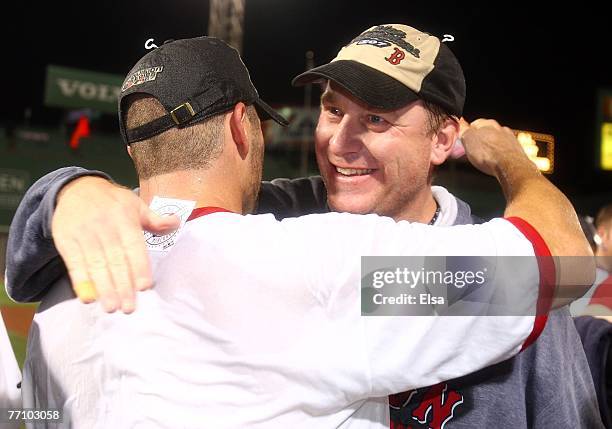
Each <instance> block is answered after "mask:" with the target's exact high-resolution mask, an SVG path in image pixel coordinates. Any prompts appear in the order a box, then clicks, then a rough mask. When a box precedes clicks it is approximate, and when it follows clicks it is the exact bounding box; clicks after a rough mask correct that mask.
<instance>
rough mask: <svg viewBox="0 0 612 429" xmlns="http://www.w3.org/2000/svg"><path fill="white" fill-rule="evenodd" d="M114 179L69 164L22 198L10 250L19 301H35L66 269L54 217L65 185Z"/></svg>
mask: <svg viewBox="0 0 612 429" xmlns="http://www.w3.org/2000/svg"><path fill="white" fill-rule="evenodd" d="M87 175H93V176H101V177H105V178H108V179H110V177H109V176H107V175H106V174H105V173H102V172H100V171H91V170H85V169H83V168H79V167H66V168H61V169H59V170H56V171H53V172H51V173H49V174H47V175H45V176H43V177H42V178H40V179H39V180H38V181H37V182H36V183H34V184H33V185H32V186H31V187H30V189H28V191H27V192H26V194H25V196H24V198H23V200H22V201H21V203H20V205H19V207H18V208H17V211H16V213H15V216H14V218H13V221H12V222H11V228H10V231H9V237H8V243H7V252H6V267H7V268H6V289H7V292H8V293H9V295H10V296H11V298H13V299H14V300H16V301H22V302H27V301H35V300H37V299H39V298H40V296H41V295H42V294H43V293H44V292H45V290H46V289H47V288H48V287H49V285H50V284H51V283H52V282H53V281H54V280H56V279H57V278H58V277H59V276H61V275H62V274H63V273H65V268H64V265H63V263H62V261H61V259H60V258H59V257H58V252H57V249H56V248H55V245H54V243H53V235H52V232H51V219H52V216H53V211H54V209H55V204H56V198H57V195H58V193H59V192H60V190H61V189H62V188H63V186H64V185H66V184H68V183H70V182H71V181H72V180H74V179H76V178H79V177H82V176H87Z"/></svg>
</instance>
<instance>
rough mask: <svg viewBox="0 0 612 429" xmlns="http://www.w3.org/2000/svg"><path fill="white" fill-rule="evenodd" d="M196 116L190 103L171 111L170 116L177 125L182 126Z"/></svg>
mask: <svg viewBox="0 0 612 429" xmlns="http://www.w3.org/2000/svg"><path fill="white" fill-rule="evenodd" d="M194 115H195V112H194V111H193V107H191V104H189V102H185V103H183V104H181V105H180V106H178V107H175V108H174V109H172V110H171V111H170V116H171V117H172V120H173V121H174V123H175V124H176V125H181V124H183V123H185V122H187V121H188V120H190V119H191V118H192V117H193V116H194Z"/></svg>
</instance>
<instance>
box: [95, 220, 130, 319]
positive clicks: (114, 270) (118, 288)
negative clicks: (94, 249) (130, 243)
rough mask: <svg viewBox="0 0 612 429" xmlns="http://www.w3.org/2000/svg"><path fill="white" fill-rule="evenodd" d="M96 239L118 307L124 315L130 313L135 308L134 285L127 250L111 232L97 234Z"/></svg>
mask: <svg viewBox="0 0 612 429" xmlns="http://www.w3.org/2000/svg"><path fill="white" fill-rule="evenodd" d="M97 237H98V241H99V242H100V243H102V247H103V249H104V255H105V257H106V262H107V268H108V272H109V273H110V276H111V278H112V281H113V285H114V287H115V293H116V295H117V297H118V299H119V301H118V303H117V304H118V307H119V308H121V310H122V311H123V312H124V313H131V312H132V311H134V307H135V304H134V303H135V298H134V287H135V284H133V283H132V275H131V273H130V267H129V265H128V261H127V257H126V251H128V249H125V248H124V246H123V243H122V240H121V238H120V236H119V235H118V234H115V233H113V232H112V231H103V232H98V234H97Z"/></svg>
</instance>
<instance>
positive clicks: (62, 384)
mask: <svg viewBox="0 0 612 429" xmlns="http://www.w3.org/2000/svg"><path fill="white" fill-rule="evenodd" d="M533 254H534V250H533V246H532V244H531V243H530V241H529V240H527V239H526V238H525V236H524V235H523V234H522V233H521V232H520V231H519V230H518V229H517V228H516V227H515V226H513V225H512V223H510V222H509V221H507V220H503V219H495V220H493V221H491V222H488V223H486V224H482V225H463V226H458V227H449V228H436V227H430V226H426V225H421V224H411V223H408V222H399V223H396V222H394V221H393V220H391V219H389V218H384V217H379V216H377V215H366V216H357V215H350V214H346V213H330V214H324V215H309V216H304V217H300V218H292V219H285V220H283V221H280V222H279V221H276V220H275V219H274V217H273V216H272V215H257V216H240V215H237V214H233V213H213V214H209V215H207V216H202V217H199V218H197V219H194V220H191V221H189V222H187V224H186V225H185V226H184V227H183V229H182V231H181V236H180V238H179V239H178V242H177V243H176V244H175V245H174V247H173V248H172V249H171V250H170V251H168V252H167V253H159V252H156V253H154V254H152V255H151V256H152V260H153V266H154V278H155V286H154V288H153V289H152V290H150V291H147V292H143V293H139V294H138V302H137V310H136V312H135V313H133V314H131V315H124V314H119V313H116V314H105V313H104V312H103V311H102V310H101V309H100V307H99V306H98V305H87V306H86V305H82V304H80V303H79V302H78V301H77V300H76V299H75V298H74V296H73V295H72V292H71V289H70V286H69V284H68V282H67V281H66V280H65V279H64V280H62V281H60V282H59V283H58V284H57V285H56V286H55V287H54V288H53V289H52V290H51V292H50V293H49V294H48V295H47V296H46V297H45V298H44V301H43V302H42V304H41V306H40V308H39V311H38V313H37V314H36V316H35V318H34V324H33V326H34V327H33V329H32V330H31V335H30V338H29V342H28V357H27V360H26V364H25V367H24V388H23V394H24V404H25V406H31V407H40V408H44V407H58V408H63V409H64V412H65V416H64V419H65V420H67V419H69V420H71V421H72V424H73V427H77V428H79V427H83V428H111V427H112V428H119V427H130V428H173V429H174V428H204V427H206V428H259V427H261V428H275V427H278V428H281V427H282V428H287V427H291V428H302V427H303V428H336V427H344V428H349V427H350V428H387V427H388V424H389V417H388V402H387V395H388V394H391V393H395V392H401V391H406V390H410V389H414V388H418V387H422V386H429V385H432V384H436V383H438V382H440V381H442V380H447V379H452V378H456V377H459V376H462V375H465V374H468V373H471V372H473V371H476V370H478V369H481V368H483V367H486V366H489V365H491V364H493V363H496V362H499V361H501V360H504V359H507V358H509V357H511V356H512V355H514V354H516V353H518V352H519V350H520V349H521V346H522V345H523V342H524V341H525V339H526V338H527V337H528V336H529V334H530V333H531V332H532V329H533V328H534V317H530V316H524V317H518V316H517V317H510V316H506V317H417V316H415V317H362V316H361V313H360V263H361V256H362V255H475V256H481V255H498V256H502V255H526V256H532V255H533ZM532 268H533V269H526V270H525V272H524V273H516V276H515V280H516V283H517V284H525V285H530V287H531V289H530V290H531V291H532V292H533V296H534V300H535V297H536V296H537V291H538V283H539V279H538V274H537V266H535V262H534V267H532ZM355 416H358V417H355Z"/></svg>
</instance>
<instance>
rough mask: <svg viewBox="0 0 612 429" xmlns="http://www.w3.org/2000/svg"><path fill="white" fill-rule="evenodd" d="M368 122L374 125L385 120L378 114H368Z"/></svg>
mask: <svg viewBox="0 0 612 429" xmlns="http://www.w3.org/2000/svg"><path fill="white" fill-rule="evenodd" d="M368 122H369V123H371V124H374V125H380V124H384V123H385V120H384V118H382V117H380V116H378V115H368Z"/></svg>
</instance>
